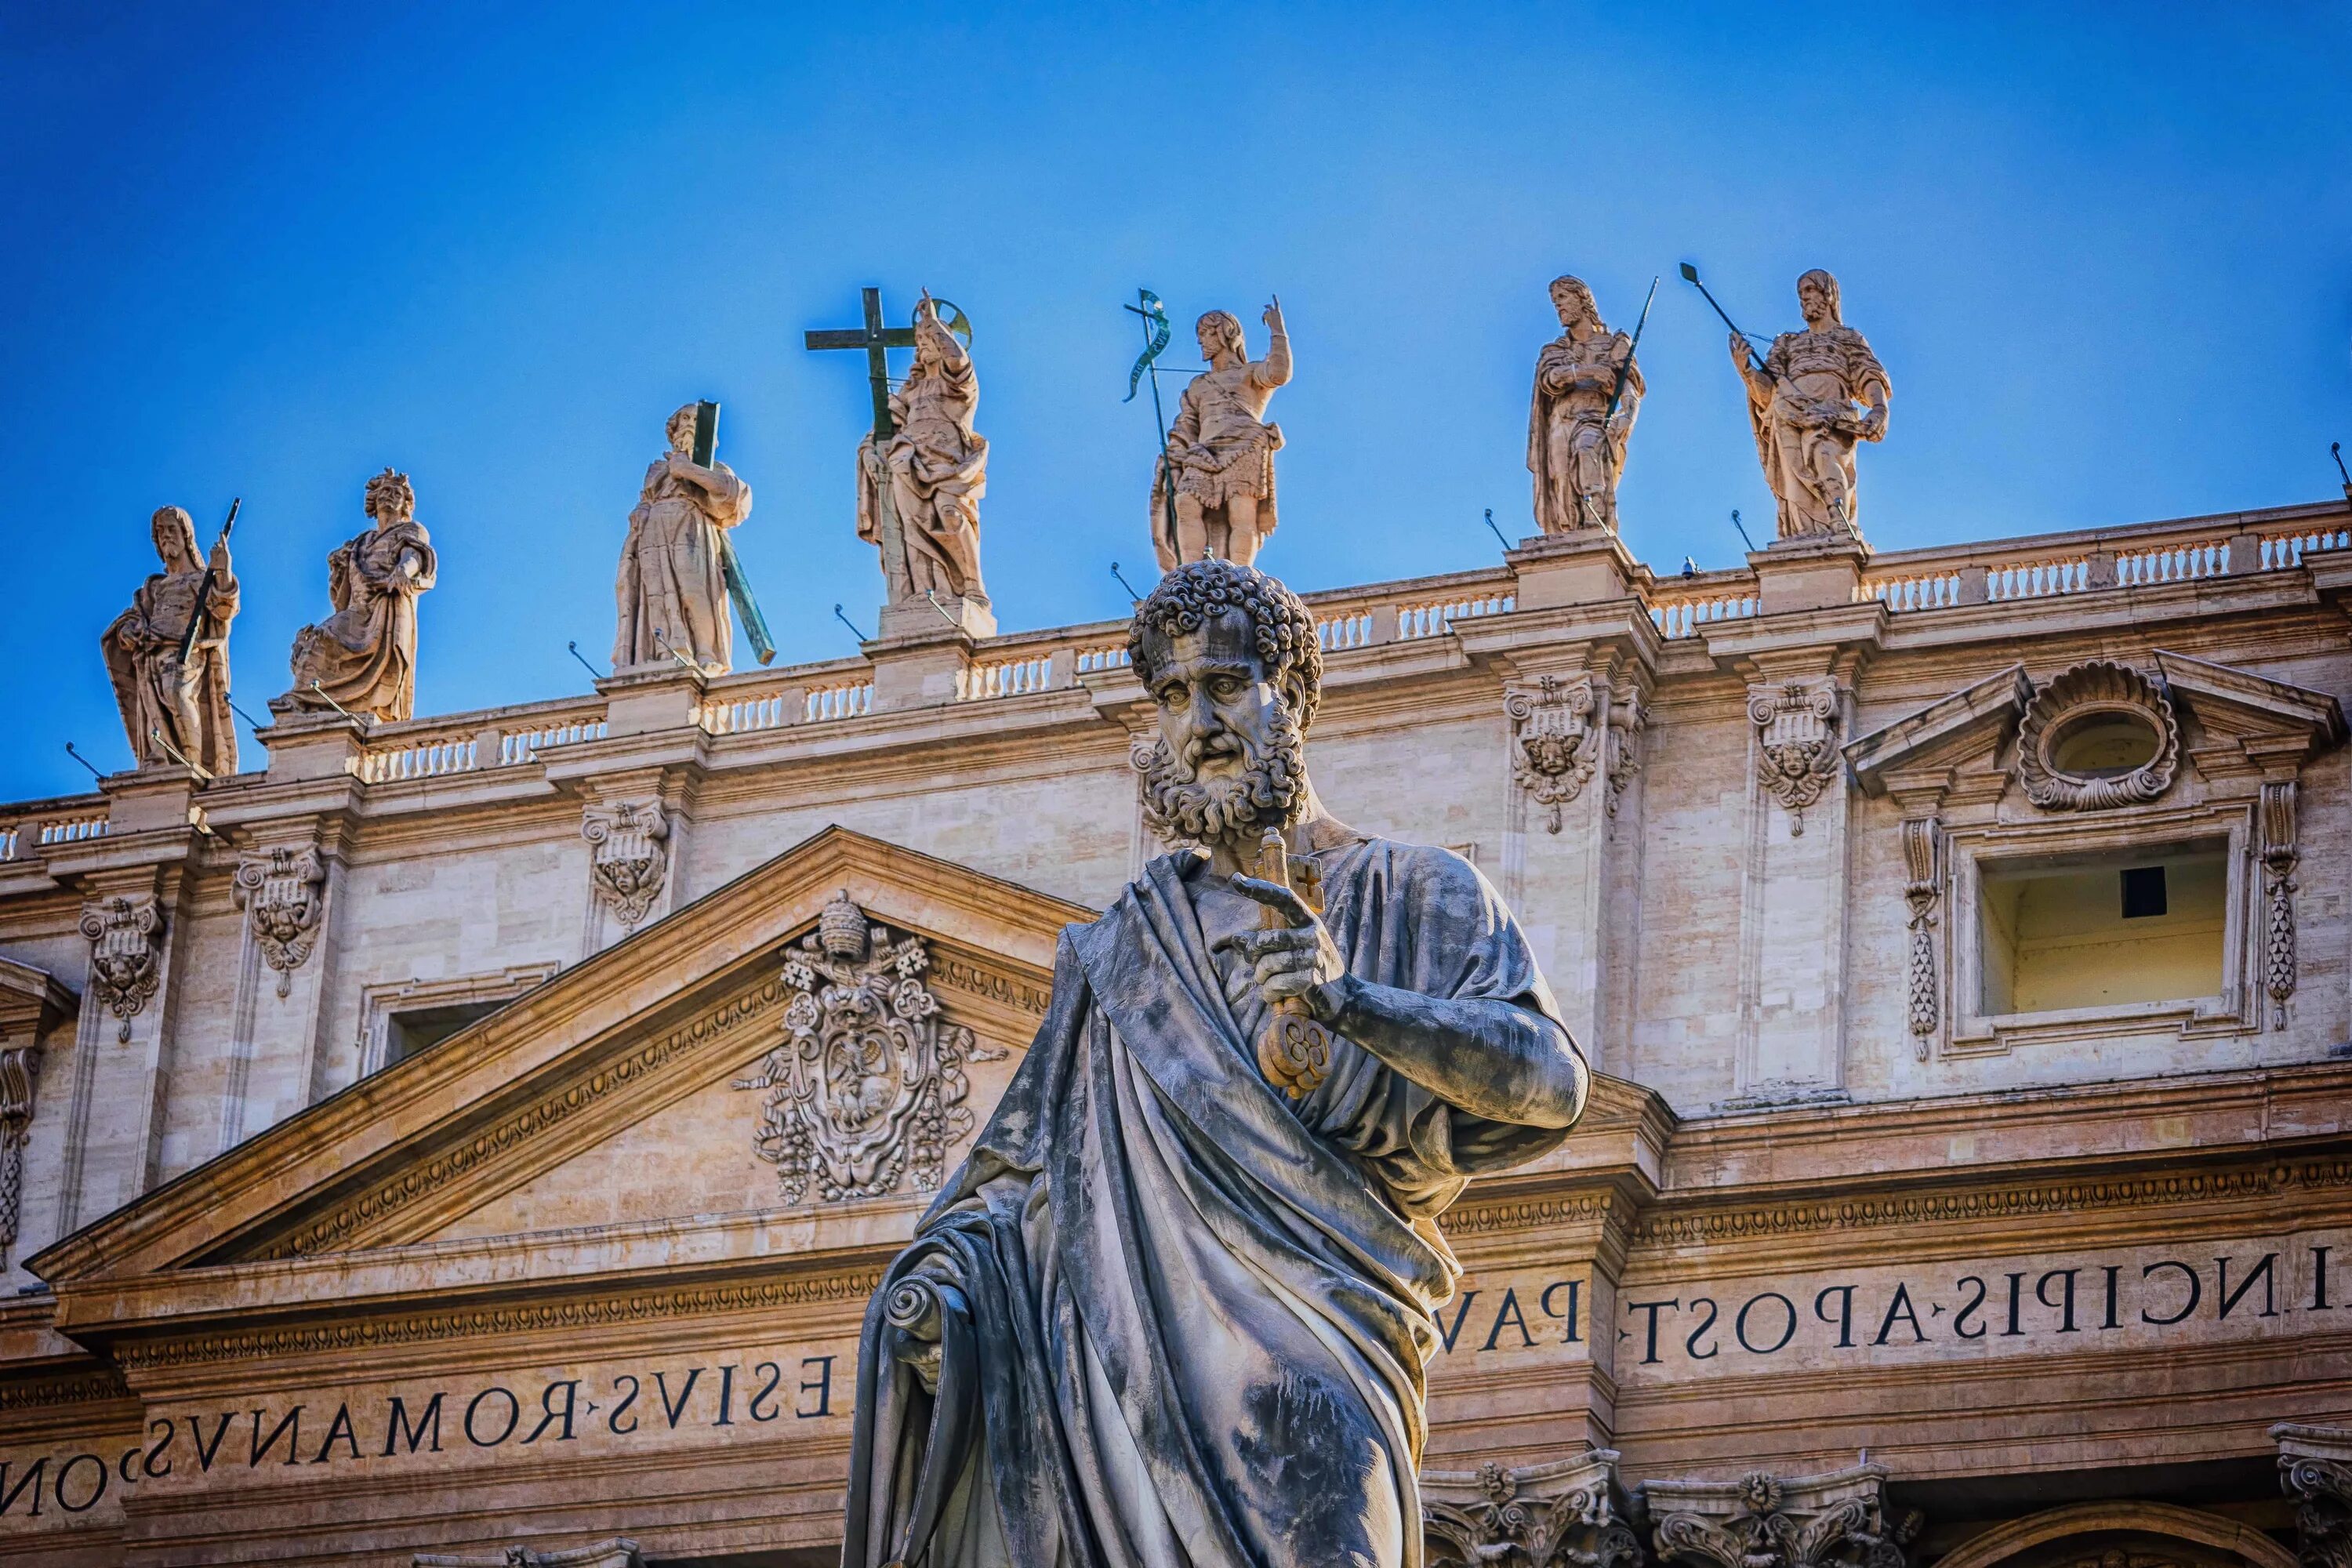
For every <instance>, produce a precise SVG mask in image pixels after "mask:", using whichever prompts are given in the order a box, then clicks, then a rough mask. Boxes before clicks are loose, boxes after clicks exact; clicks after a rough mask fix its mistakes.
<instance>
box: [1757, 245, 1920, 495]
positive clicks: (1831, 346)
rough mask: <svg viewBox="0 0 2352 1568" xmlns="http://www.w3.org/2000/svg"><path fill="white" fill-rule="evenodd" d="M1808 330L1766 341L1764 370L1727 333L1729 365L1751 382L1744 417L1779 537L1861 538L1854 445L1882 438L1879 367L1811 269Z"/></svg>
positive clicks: (1805, 304) (1833, 292)
mask: <svg viewBox="0 0 2352 1568" xmlns="http://www.w3.org/2000/svg"><path fill="white" fill-rule="evenodd" d="M1797 304H1798V306H1799V308H1800V309H1801V310H1803V311H1804V313H1805V330H1804V331H1801V332H1782V333H1781V334H1780V336H1779V337H1777V338H1774V339H1773V340H1772V348H1771V351H1770V352H1769V353H1767V354H1766V355H1765V356H1764V368H1763V369H1762V370H1760V371H1759V370H1758V369H1756V368H1755V367H1754V366H1753V365H1752V364H1750V363H1748V343H1747V341H1746V340H1745V339H1743V338H1742V337H1740V335H1739V334H1738V333H1737V332H1734V333H1733V334H1732V335H1731V363H1733V364H1735V365H1737V366H1738V369H1739V377H1740V379H1741V380H1742V381H1744V382H1745V383H1747V384H1748V423H1749V424H1750V425H1752V426H1755V430H1756V456H1757V458H1759V460H1760V461H1761V462H1762V463H1763V465H1764V482H1765V483H1766V484H1768V485H1769V486H1771V487H1772V494H1773V497H1774V499H1775V500H1778V501H1779V502H1780V537H1781V538H1783V539H1803V538H1809V537H1811V536H1813V535H1817V534H1852V535H1853V536H1854V537H1855V538H1857V539H1858V538H1860V537H1861V521H1860V518H1859V516H1858V514H1857V510H1856V507H1855V497H1854V462H1853V448H1854V443H1856V442H1858V441H1878V440H1883V439H1885V436H1886V400H1887V396H1888V394H1889V392H1890V390H1891V389H1890V388H1889V386H1888V384H1887V380H1886V370H1885V366H1883V365H1881V364H1880V363H1878V356H1877V355H1876V354H1874V353H1871V352H1870V344H1869V343H1868V342H1865V341H1864V338H1863V335H1862V334H1861V333H1860V332H1857V331H1854V330H1853V328H1852V327H1849V326H1847V325H1846V324H1845V323H1844V321H1843V320H1842V319H1840V317H1839V315H1838V285H1837V279H1834V278H1832V277H1831V276H1830V275H1829V274H1828V273H1826V272H1824V271H1822V269H1821V268H1818V267H1817V268H1813V270H1811V272H1808V273H1806V274H1805V275H1804V276H1803V277H1802V278H1800V279H1797Z"/></svg>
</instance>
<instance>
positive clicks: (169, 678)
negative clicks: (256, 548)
mask: <svg viewBox="0 0 2352 1568" xmlns="http://www.w3.org/2000/svg"><path fill="white" fill-rule="evenodd" d="M149 526H150V529H151V531H152V532H153V534H154V536H155V553H156V554H157V555H158V556H159V557H161V558H162V560H163V570H162V571H161V572H157V573H154V574H152V575H150V576H149V577H148V579H147V581H146V582H145V583H143V584H141V585H140V589H139V592H138V593H136V594H134V595H131V607H130V608H129V609H127V610H125V611H123V612H122V613H121V615H119V616H115V617H114V620H113V623H112V624H111V625H110V626H108V627H107V628H106V634H105V636H103V637H100V639H99V647H100V649H101V650H102V651H103V652H104V654H105V656H106V673H107V677H108V679H110V680H111V681H112V682H113V685H114V700H115V703H116V705H117V706H118V707H120V708H121V710H122V729H123V731H124V733H125V734H127V735H128V736H129V737H130V739H131V755H132V756H134V757H136V758H138V759H139V762H140V763H141V765H142V766H152V765H153V764H155V763H169V762H173V761H175V760H177V759H175V758H174V757H173V754H172V753H173V752H174V751H176V752H179V754H180V757H181V758H184V759H185V760H186V761H188V762H191V763H195V764H196V766H198V767H200V768H202V769H204V770H205V772H206V773H212V774H214V775H215V776H216V777H218V776H226V774H229V773H235V772H236V725H235V724H234V723H232V722H230V719H229V708H228V628H229V623H230V622H231V621H233V620H235V619H236V604H237V586H236V574H235V573H234V572H233V571H231V570H230V567H229V558H228V541H227V539H226V537H224V538H223V539H222V540H221V541H220V542H217V543H215V545H214V546H213V553H212V573H213V575H212V585H211V587H210V589H209V591H207V589H206V588H205V558H204V557H203V556H202V555H200V554H198V553H197V552H196V525H195V523H194V521H193V520H192V519H190V517H189V516H188V514H187V513H186V512H184V511H182V510H180V509H179V508H178V507H175V506H167V507H164V508H163V510H160V511H158V512H156V513H155V515H154V517H153V519H152V520H151V522H150V525H149ZM199 595H202V597H203V599H204V604H203V606H202V613H203V616H204V625H203V626H201V627H200V628H199V629H198V632H197V636H196V639H195V642H194V646H192V647H190V648H189V649H188V661H187V663H186V664H185V665H182V664H181V662H180V644H181V642H182V641H183V640H184V638H185V637H186V636H187V632H188V622H189V621H190V620H192V619H194V617H195V616H196V615H197V614H198V605H197V602H196V601H197V598H198V596H199Z"/></svg>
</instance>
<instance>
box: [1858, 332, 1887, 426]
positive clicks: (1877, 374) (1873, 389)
mask: <svg viewBox="0 0 2352 1568" xmlns="http://www.w3.org/2000/svg"><path fill="white" fill-rule="evenodd" d="M1854 350H1855V352H1854V353H1853V368H1854V372H1855V374H1854V383H1855V385H1854V395H1855V399H1856V401H1858V402H1860V403H1861V404H1862V405H1863V409H1864V413H1863V416H1862V438H1863V439H1864V440H1865V441H1880V440H1884V439H1885V437H1886V405H1887V401H1888V399H1890V398H1891V397H1893V396H1894V395H1895V389H1894V387H1893V386H1892V385H1891V384H1889V383H1888V382H1887V379H1886V367H1885V365H1883V364H1880V363H1878V356H1877V355H1876V354H1874V353H1871V352H1870V345H1869V344H1868V343H1867V342H1864V341H1863V339H1862V336H1861V334H1860V333H1856V334H1855V336H1854Z"/></svg>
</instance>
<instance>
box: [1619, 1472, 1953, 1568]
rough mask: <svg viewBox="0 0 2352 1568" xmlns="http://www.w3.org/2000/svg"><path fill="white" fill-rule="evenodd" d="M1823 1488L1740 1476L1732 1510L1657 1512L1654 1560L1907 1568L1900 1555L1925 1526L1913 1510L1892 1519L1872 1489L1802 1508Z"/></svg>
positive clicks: (1720, 1565)
mask: <svg viewBox="0 0 2352 1568" xmlns="http://www.w3.org/2000/svg"><path fill="white" fill-rule="evenodd" d="M1848 1474H1849V1475H1851V1474H1852V1472H1848ZM1823 1479H1827V1478H1823ZM1655 1490H1660V1491H1663V1490H1664V1489H1662V1488H1661V1489H1655ZM1677 1490H1680V1489H1677ZM1707 1490H1717V1489H1715V1488H1708V1489H1707ZM1808 1490H1821V1488H1819V1487H1818V1486H1813V1487H1809V1486H1808V1485H1807V1483H1804V1482H1790V1481H1783V1480H1781V1479H1780V1478H1778V1477H1776V1476H1771V1475H1767V1474H1765V1473H1763V1472H1762V1471H1758V1472H1757V1473H1755V1474H1752V1475H1749V1476H1746V1477H1743V1478H1742V1479H1740V1480H1739V1482H1738V1485H1737V1487H1736V1488H1735V1489H1733V1494H1734V1497H1735V1499H1736V1502H1737V1510H1736V1511H1732V1512H1729V1513H1725V1512H1722V1511H1719V1510H1714V1509H1707V1510H1700V1509H1676V1510H1664V1511H1658V1512H1657V1522H1656V1527H1655V1529H1654V1531H1653V1535H1654V1542H1655V1544H1656V1546H1657V1551H1658V1555H1659V1556H1660V1557H1662V1558H1664V1559H1666V1560H1667V1561H1669V1562H1672V1563H1679V1564H1683V1565H1685V1568H1905V1563H1906V1559H1905V1554H1904V1550H1903V1549H1904V1548H1905V1547H1906V1545H1908V1544H1909V1543H1910V1542H1911V1541H1912V1540H1913V1539H1914V1538H1915V1537H1916V1536H1917V1534H1918V1533H1919V1527H1920V1524H1921V1522H1922V1521H1921V1520H1920V1516H1919V1515H1918V1514H1917V1513H1916V1511H1914V1512H1909V1513H1906V1514H1903V1515H1901V1516H1899V1517H1898V1518H1896V1519H1895V1520H1893V1521H1889V1520H1888V1519H1887V1518H1886V1516H1885V1507H1884V1501H1883V1498H1882V1495H1881V1489H1880V1488H1879V1487H1878V1486H1877V1485H1876V1484H1870V1485H1868V1486H1866V1487H1865V1488H1863V1489H1858V1490H1857V1489H1845V1488H1837V1489H1834V1490H1836V1491H1843V1492H1845V1494H1846V1495H1843V1496H1833V1497H1823V1498H1822V1499H1820V1502H1819V1506H1817V1507H1808V1506H1806V1502H1807V1499H1805V1498H1804V1497H1803V1496H1802V1495H1801V1494H1802V1493H1803V1492H1805V1491H1808ZM1653 1508H1654V1510H1655V1509H1656V1505H1655V1503H1654V1504H1653Z"/></svg>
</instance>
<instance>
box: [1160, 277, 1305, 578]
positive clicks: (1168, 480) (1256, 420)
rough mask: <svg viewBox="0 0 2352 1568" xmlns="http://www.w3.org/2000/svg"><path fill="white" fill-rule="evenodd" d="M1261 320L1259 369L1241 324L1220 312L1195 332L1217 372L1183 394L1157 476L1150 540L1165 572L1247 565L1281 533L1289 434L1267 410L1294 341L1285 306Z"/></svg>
mask: <svg viewBox="0 0 2352 1568" xmlns="http://www.w3.org/2000/svg"><path fill="white" fill-rule="evenodd" d="M1261 319H1262V320H1264V321H1265V329H1266V331H1268V332H1269V333H1271V334H1272V338H1271V340H1270V341H1269V342H1267V344H1266V348H1265V358H1264V359H1261V360H1254V359H1252V358H1250V357H1249V347H1248V344H1247V342H1245V341H1244V339H1243V337H1242V323H1241V318H1240V317H1238V316H1235V315H1234V314H1233V313H1232V312H1230V311H1227V310H1212V311H1210V312H1209V313H1208V314H1207V315H1205V316H1202V318H1201V319H1200V321H1198V322H1196V323H1194V326H1193V331H1194V332H1195V333H1196V334H1197V335H1198V336H1199V338H1200V340H1201V357H1202V359H1205V360H1207V361H1208V362H1209V368H1208V369H1207V370H1205V371H1203V372H1202V373H1201V374H1199V375H1196V376H1194V377H1193V378H1192V381H1191V383H1190V384H1187V385H1186V386H1185V388H1184V398H1183V401H1182V402H1181V404H1179V405H1177V409H1176V419H1175V423H1173V424H1171V426H1169V427H1168V447H1167V450H1166V451H1164V452H1162V453H1161V454H1160V461H1159V464H1158V465H1157V467H1156V468H1154V469H1153V470H1152V475H1151V537H1152V541H1153V542H1154V544H1156V545H1157V546H1158V549H1159V553H1160V570H1161V571H1163V572H1167V571H1172V570H1174V569H1175V568H1176V567H1177V566H1178V565H1179V564H1181V563H1191V562H1194V561H1199V560H1202V559H1204V558H1206V557H1208V556H1211V555H1215V556H1217V557H1219V558H1220V559H1223V560H1226V561H1238V562H1240V563H1242V564H1243V565H1244V566H1246V565H1248V564H1249V563H1251V562H1253V561H1255V560H1256V559H1257V552H1258V549H1259V547H1260V546H1261V545H1263V544H1264V543H1265V540H1266V536H1267V535H1268V534H1270V533H1272V532H1273V531H1274V522H1275V517H1274V455H1275V453H1276V452H1277V451H1280V450H1281V449H1282V426H1279V425H1276V424H1274V423H1272V422H1270V421H1269V420H1267V419H1266V417H1265V409H1266V405H1267V404H1269V403H1271V402H1273V401H1274V394H1275V391H1276V388H1278V387H1281V386H1284V385H1286V384H1288V382H1289V380H1290V334H1289V333H1288V332H1287V331H1285V330H1284V328H1283V324H1282V301H1281V300H1274V301H1273V302H1272V303H1270V304H1268V305H1267V306H1266V308H1265V313H1264V315H1263V317H1262V318H1261ZM1171 487H1172V488H1173V490H1174V498H1173V504H1172V505H1171V500H1170V493H1169V492H1170V489H1171ZM1171 515H1172V521H1171Z"/></svg>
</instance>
